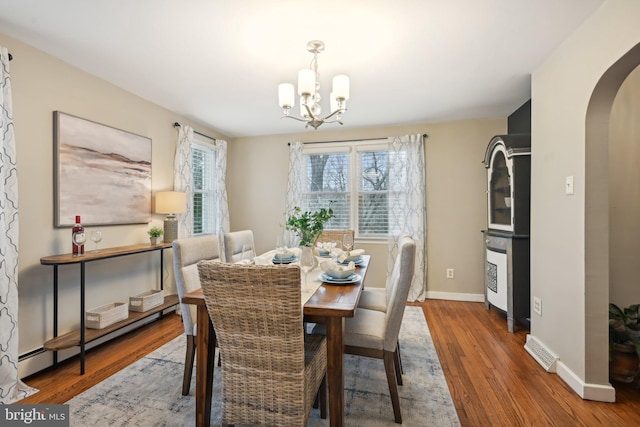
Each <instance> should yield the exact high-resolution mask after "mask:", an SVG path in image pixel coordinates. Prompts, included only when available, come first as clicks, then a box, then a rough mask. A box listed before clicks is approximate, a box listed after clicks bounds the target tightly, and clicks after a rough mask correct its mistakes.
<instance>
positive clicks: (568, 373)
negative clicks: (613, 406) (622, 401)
mask: <svg viewBox="0 0 640 427" xmlns="http://www.w3.org/2000/svg"><path fill="white" fill-rule="evenodd" d="M556 369H557V372H558V376H559V377H560V378H562V380H563V381H564V382H565V383H567V385H568V386H569V387H571V389H572V390H573V391H575V392H576V393H577V394H578V396H580V397H581V398H583V399H586V400H595V401H598V402H615V401H616V389H615V388H613V387H612V386H611V384H608V385H602V384H589V383H585V382H584V381H583V380H582V379H581V378H580V377H578V376H577V375H576V374H575V373H574V372H573V371H572V370H571V369H569V368H568V367H567V365H565V364H564V363H562V362H560V361H558V363H557V367H556Z"/></svg>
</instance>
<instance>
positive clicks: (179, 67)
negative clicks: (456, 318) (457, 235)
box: [0, 0, 604, 137]
mask: <svg viewBox="0 0 640 427" xmlns="http://www.w3.org/2000/svg"><path fill="white" fill-rule="evenodd" d="M603 2H604V0H446V1H445V0H394V1H391V0H387V1H385V0H348V1H347V0H341V1H338V0H324V1H310V0H279V1H278V0H183V1H178V0H55V1H51V0H0V32H1V33H5V34H7V35H9V36H12V37H14V38H16V39H19V40H21V41H23V42H25V43H27V44H29V45H32V46H34V47H37V48H39V49H41V50H43V51H45V52H48V53H49V54H51V55H53V56H55V57H58V58H60V59H62V60H63V61H65V62H67V63H69V64H72V65H75V66H77V67H79V68H81V69H83V70H86V71H87V72H89V73H91V74H94V75H96V76H99V77H101V78H103V79H105V80H107V81H109V82H112V83H113V84H115V85H117V86H120V87H122V88H124V89H126V90H127V91H130V92H132V93H134V94H137V95H139V96H141V97H143V98H145V99H148V100H150V101H153V102H154V103H157V104H159V105H162V106H164V107H166V108H168V109H170V110H172V111H175V112H177V113H179V114H181V115H184V116H187V117H189V118H191V119H194V120H196V121H198V122H201V123H203V124H205V125H208V126H211V127H212V128H214V129H217V130H218V131H220V132H222V133H223V134H225V135H227V136H229V137H237V136H249V135H265V134H278V133H293V132H299V131H301V130H302V128H303V127H304V125H303V124H302V123H299V122H296V121H294V120H289V119H285V120H281V119H280V116H281V115H282V110H281V109H280V107H278V100H277V86H278V84H279V83H282V82H291V83H294V84H295V83H296V76H297V71H298V70H299V69H300V68H305V67H308V66H309V62H310V60H311V54H310V53H308V52H307V50H306V45H307V42H308V41H310V40H314V39H319V40H322V41H324V42H325V44H326V50H325V52H324V53H322V54H321V55H320V57H319V71H320V74H321V85H322V86H321V91H322V94H323V96H325V99H328V92H329V90H330V84H331V83H330V82H331V78H332V77H333V76H334V75H335V74H347V75H349V77H350V79H351V99H350V100H349V101H348V103H347V107H348V109H349V110H348V111H347V113H346V114H345V115H344V127H349V128H361V127H370V126H382V125H401V124H416V123H429V122H439V121H449V120H462V119H472V118H490V117H506V116H507V115H508V114H510V113H512V112H513V111H514V110H515V109H516V108H518V107H519V106H520V105H522V103H524V102H525V101H526V100H527V99H529V98H530V96H531V85H530V74H531V72H532V71H533V70H534V69H535V68H536V66H537V65H538V64H540V62H541V61H542V60H543V59H544V58H545V57H547V56H548V55H549V54H550V53H551V52H552V51H553V50H554V48H555V47H557V46H558V45H559V44H561V43H562V42H563V41H564V40H565V39H566V38H567V37H568V36H569V35H570V34H571V33H572V32H573V31H574V30H575V29H576V28H577V27H578V26H580V24H581V23H582V22H584V21H585V20H586V19H587V18H588V17H589V15H591V14H592V13H593V12H594V11H595V10H596V9H597V8H598V7H599V6H600V5H601V4H602V3H603ZM15 60H16V61H19V60H20V58H15ZM297 110H298V108H297V107H296V111H297ZM324 110H325V111H326V110H328V105H324ZM335 126H338V125H335V124H325V125H323V126H322V127H321V128H320V129H325V128H332V127H335ZM309 129H310V130H309V132H313V130H312V129H311V128H309Z"/></svg>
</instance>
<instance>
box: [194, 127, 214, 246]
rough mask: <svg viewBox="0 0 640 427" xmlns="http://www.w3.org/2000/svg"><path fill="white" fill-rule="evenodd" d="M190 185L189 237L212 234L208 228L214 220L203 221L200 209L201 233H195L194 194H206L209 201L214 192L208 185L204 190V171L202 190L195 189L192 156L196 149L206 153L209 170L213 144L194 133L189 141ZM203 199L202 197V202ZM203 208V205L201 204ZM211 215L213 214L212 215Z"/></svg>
mask: <svg viewBox="0 0 640 427" xmlns="http://www.w3.org/2000/svg"><path fill="white" fill-rule="evenodd" d="M190 148H191V183H192V194H191V208H192V215H191V236H203V235H207V234H212V233H215V230H209V229H208V227H214V226H215V224H214V223H215V218H213V216H211V217H209V218H207V219H205V215H204V209H202V211H203V212H202V217H201V218H200V219H201V222H202V232H200V233H196V231H195V230H196V215H195V197H196V194H206V195H208V198H207V199H211V200H213V198H214V191H213V189H212V188H211V186H210V185H209V186H208V187H209V188H208V189H206V190H205V189H204V188H206V187H207V185H205V181H206V179H205V178H206V174H207V173H206V171H205V170H204V168H203V170H202V172H201V173H202V175H203V176H202V183H203V184H202V186H203V189H202V190H201V189H197V188H196V179H195V162H194V161H193V156H194V151H195V150H194V149H198V150H200V151H203V152H204V153H207V156H208V157H209V159H208V160H209V166H210V168H211V167H212V166H214V165H215V161H216V158H215V156H216V151H215V143H214V142H211V141H210V140H209V138H208V137H206V136H200V135H198V134H196V133H194V135H193V140H192V141H191V147H190ZM204 200H205V198H204V197H203V202H204ZM202 204H203V206H204V203H202ZM209 209H213V206H209ZM212 215H213V213H212Z"/></svg>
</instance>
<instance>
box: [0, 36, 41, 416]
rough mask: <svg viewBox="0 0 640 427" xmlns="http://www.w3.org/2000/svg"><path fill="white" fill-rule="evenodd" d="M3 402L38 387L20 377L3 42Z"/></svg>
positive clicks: (14, 188) (14, 198) (12, 160)
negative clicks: (27, 383) (29, 384)
mask: <svg viewBox="0 0 640 427" xmlns="http://www.w3.org/2000/svg"><path fill="white" fill-rule="evenodd" d="M0 139H2V149H1V151H0V255H1V258H2V262H0V277H2V279H1V280H0V403H2V404H7V403H12V402H15V401H16V400H20V399H23V398H25V397H27V396H29V395H30V394H33V393H35V392H36V391H37V390H36V389H34V388H31V387H29V386H27V385H26V384H24V383H23V382H22V381H20V378H19V377H18V352H19V349H18V339H19V335H18V175H17V163H16V141H15V137H14V134H13V106H12V102H11V79H10V78H9V52H8V51H7V49H6V48H4V47H2V46H0Z"/></svg>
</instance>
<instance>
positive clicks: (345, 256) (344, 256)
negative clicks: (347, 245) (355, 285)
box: [338, 249, 364, 262]
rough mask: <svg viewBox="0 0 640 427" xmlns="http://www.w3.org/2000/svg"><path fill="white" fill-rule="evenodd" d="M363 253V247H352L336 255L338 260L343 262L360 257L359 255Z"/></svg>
mask: <svg viewBox="0 0 640 427" xmlns="http://www.w3.org/2000/svg"><path fill="white" fill-rule="evenodd" d="M363 254H364V249H354V250H352V251H350V252H344V251H343V252H342V253H341V254H340V255H338V261H339V262H345V261H355V260H357V259H358V258H360V255H363Z"/></svg>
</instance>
